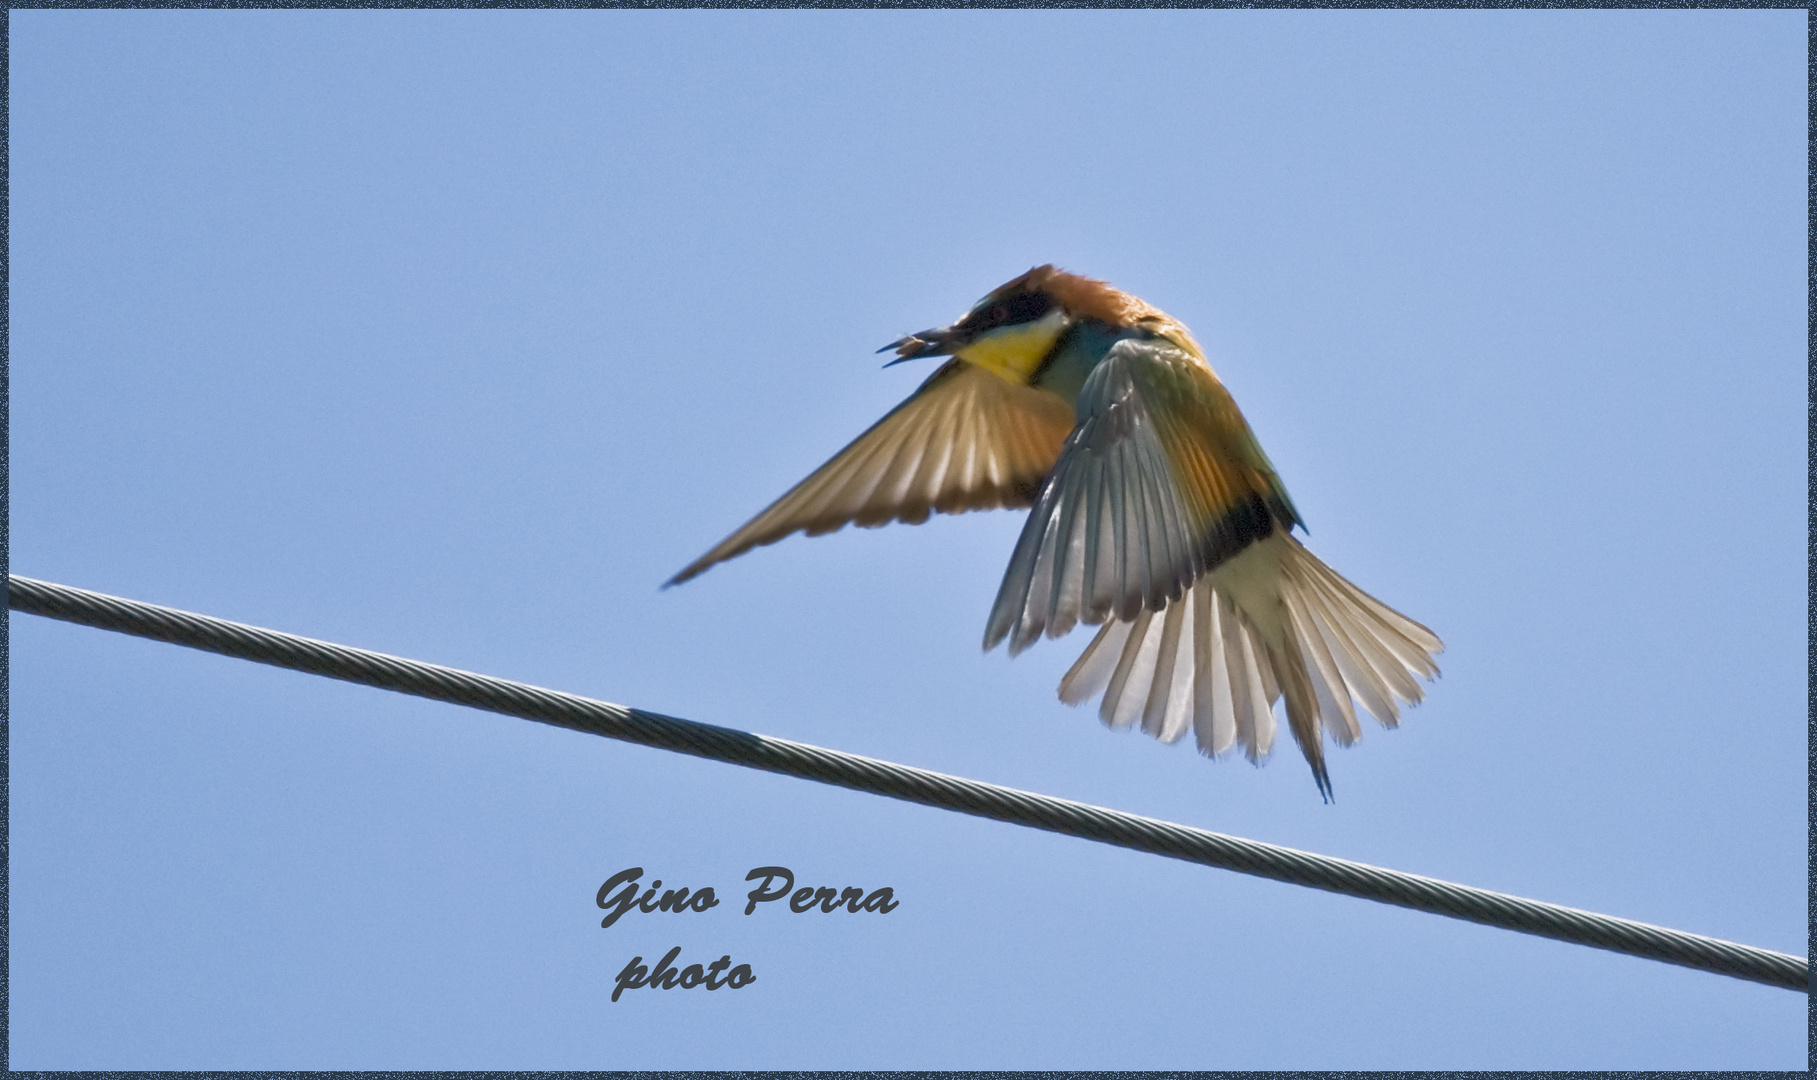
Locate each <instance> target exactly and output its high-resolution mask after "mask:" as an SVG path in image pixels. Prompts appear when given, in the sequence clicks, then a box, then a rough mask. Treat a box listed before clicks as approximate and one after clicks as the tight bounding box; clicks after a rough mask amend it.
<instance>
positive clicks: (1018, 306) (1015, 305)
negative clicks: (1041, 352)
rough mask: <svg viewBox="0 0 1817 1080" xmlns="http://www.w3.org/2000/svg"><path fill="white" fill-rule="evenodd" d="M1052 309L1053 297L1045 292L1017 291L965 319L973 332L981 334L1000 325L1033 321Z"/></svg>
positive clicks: (1013, 324)
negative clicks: (1013, 294)
mask: <svg viewBox="0 0 1817 1080" xmlns="http://www.w3.org/2000/svg"><path fill="white" fill-rule="evenodd" d="M1053 309H1054V299H1053V297H1051V296H1049V295H1047V294H1046V293H1039V292H1026V293H1017V294H1016V295H1015V296H1012V297H1009V298H1008V299H1006V300H999V301H997V302H996V303H994V304H992V305H991V306H990V307H987V308H985V309H984V310H983V311H980V312H978V313H977V314H976V315H974V316H973V317H972V318H970V319H968V320H966V321H967V322H968V323H970V324H971V325H970V329H971V330H972V331H973V332H974V333H980V334H982V333H984V332H985V331H988V330H995V329H997V328H998V327H1000V326H1015V325H1017V324H1019V323H1026V322H1034V321H1035V320H1036V319H1039V318H1040V317H1041V316H1043V315H1046V314H1047V313H1048V312H1050V311H1052V310H1053Z"/></svg>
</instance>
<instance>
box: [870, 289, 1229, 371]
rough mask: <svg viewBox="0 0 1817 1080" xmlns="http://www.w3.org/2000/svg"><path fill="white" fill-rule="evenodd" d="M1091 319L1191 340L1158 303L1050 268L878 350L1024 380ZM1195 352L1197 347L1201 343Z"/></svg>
mask: <svg viewBox="0 0 1817 1080" xmlns="http://www.w3.org/2000/svg"><path fill="white" fill-rule="evenodd" d="M1086 319H1090V320H1094V321H1097V322H1100V323H1103V324H1105V325H1106V326H1107V327H1109V328H1111V329H1113V330H1125V329H1136V328H1138V327H1148V328H1151V329H1153V330H1154V331H1156V332H1157V333H1161V334H1165V335H1166V336H1169V337H1174V336H1176V333H1177V335H1178V336H1181V337H1184V338H1185V340H1187V341H1191V337H1190V336H1189V335H1187V334H1186V328H1185V327H1183V326H1181V325H1180V324H1179V323H1177V322H1174V320H1172V319H1171V318H1169V317H1168V316H1167V315H1166V314H1164V313H1163V312H1161V311H1160V310H1159V309H1158V308H1155V307H1152V306H1150V305H1149V304H1146V303H1144V302H1143V301H1141V300H1138V299H1137V298H1135V297H1133V296H1131V295H1129V294H1128V293H1126V292H1122V291H1121V290H1119V289H1116V288H1114V287H1112V286H1111V285H1109V284H1107V283H1105V282H1102V281H1095V280H1093V279H1091V278H1088V277H1080V276H1079V275H1077V274H1069V273H1067V272H1066V271H1064V270H1061V269H1059V268H1058V267H1055V266H1052V265H1048V266H1037V267H1035V268H1034V269H1033V270H1030V271H1029V272H1028V273H1026V274H1023V275H1022V276H1021V277H1018V278H1016V279H1014V280H1013V281H1009V282H1005V283H1004V284H1002V285H1000V286H998V287H997V288H995V289H992V290H991V291H990V293H989V294H988V295H987V296H985V298H984V299H982V300H980V301H978V302H977V303H976V304H974V305H972V309H971V310H970V311H968V312H966V313H965V314H964V315H963V316H961V317H960V318H959V319H958V321H956V322H954V323H953V324H952V325H950V326H942V327H939V328H937V329H933V330H923V331H921V332H920V333H917V334H910V335H909V336H908V337H905V338H902V339H901V340H898V341H892V342H890V343H889V344H888V345H885V346H884V347H883V348H881V349H878V350H877V351H878V352H888V351H890V350H892V349H893V350H895V352H896V359H894V360H891V361H890V363H891V364H900V363H902V362H903V361H904V360H915V359H918V358H920V357H923V356H957V357H958V358H959V359H961V360H964V361H966V362H967V363H969V364H974V365H976V366H978V367H981V368H984V369H986V370H988V371H992V372H994V373H996V374H998V375H1001V376H1002V377H1003V378H1005V379H1008V380H1009V381H1011V382H1015V383H1023V382H1026V381H1028V379H1029V376H1030V374H1031V373H1032V372H1034V370H1035V369H1036V367H1038V366H1039V365H1040V363H1041V360H1042V358H1043V357H1045V356H1047V354H1048V353H1049V352H1050V351H1052V349H1053V347H1054V343H1055V342H1056V341H1058V340H1059V339H1060V336H1061V335H1062V334H1064V333H1065V332H1066V331H1067V329H1068V328H1069V327H1071V326H1072V325H1073V324H1074V323H1077V322H1079V321H1081V320H1086ZM1193 351H1195V352H1197V346H1196V345H1194V346H1193ZM886 366H887V365H886Z"/></svg>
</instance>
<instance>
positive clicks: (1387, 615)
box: [1060, 533, 1444, 791]
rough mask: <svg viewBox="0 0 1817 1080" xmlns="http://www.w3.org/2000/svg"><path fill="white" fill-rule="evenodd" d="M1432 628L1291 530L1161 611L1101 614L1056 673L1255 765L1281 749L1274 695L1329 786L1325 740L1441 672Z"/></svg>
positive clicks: (1078, 690) (1082, 695)
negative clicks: (1065, 667) (1365, 587)
mask: <svg viewBox="0 0 1817 1080" xmlns="http://www.w3.org/2000/svg"><path fill="white" fill-rule="evenodd" d="M1443 648H1444V645H1443V643H1441V642H1440V641H1439V639H1438V638H1437V637H1436V636H1434V635H1433V633H1432V631H1430V630H1428V629H1426V628H1425V627H1424V626H1421V625H1420V624H1419V623H1416V622H1414V621H1413V620H1411V619H1409V618H1407V617H1406V616H1404V615H1402V614H1400V613H1399V612H1397V611H1395V610H1394V609H1392V608H1390V607H1388V606H1387V605H1386V604H1383V603H1382V602H1381V601H1379V600H1377V599H1375V598H1374V597H1372V596H1370V595H1369V594H1368V593H1365V592H1363V591H1362V590H1361V589H1358V588H1357V587H1356V586H1355V585H1352V584H1351V583H1350V582H1348V581H1346V580H1344V579H1343V578H1342V577H1340V576H1339V575H1338V574H1337V572H1336V571H1334V570H1332V569H1331V568H1330V567H1328V566H1326V565H1325V564H1324V563H1322V562H1320V561H1319V560H1318V558H1317V557H1316V556H1314V555H1313V554H1312V553H1311V552H1309V551H1307V550H1306V549H1305V548H1304V547H1302V546H1301V545H1300V543H1299V542H1298V541H1296V540H1294V539H1293V538H1292V537H1290V536H1287V535H1285V534H1282V533H1276V534H1275V535H1273V536H1271V537H1269V538H1268V539H1266V540H1263V541H1261V542H1259V543H1256V544H1253V545H1251V546H1250V547H1249V548H1248V549H1246V550H1244V551H1243V552H1242V553H1240V554H1239V555H1237V556H1236V557H1235V558H1233V559H1230V560H1228V561H1227V562H1225V563H1224V564H1222V565H1220V566H1218V567H1217V568H1216V569H1214V570H1213V571H1212V572H1211V573H1209V574H1206V575H1204V576H1202V577H1200V578H1199V580H1198V581H1196V582H1194V583H1193V585H1192V586H1191V588H1189V589H1188V590H1187V591H1186V592H1185V593H1184V594H1183V595H1182V596H1181V597H1180V598H1179V599H1178V600H1175V601H1173V602H1171V603H1169V604H1168V605H1167V606H1166V608H1165V609H1164V610H1163V611H1159V612H1149V611H1143V612H1140V613H1139V614H1137V616H1136V617H1135V618H1134V619H1132V620H1129V621H1126V622H1119V621H1115V620H1114V619H1113V620H1112V621H1108V622H1106V624H1105V625H1104V627H1103V629H1101V630H1100V631H1099V632H1098V635H1097V637H1096V638H1094V639H1093V640H1092V643H1091V644H1090V645H1089V646H1087V647H1086V649H1085V652H1084V653H1083V654H1082V655H1081V656H1080V657H1079V660H1078V662H1077V663H1075V664H1074V665H1073V666H1072V670H1070V671H1068V672H1067V673H1066V677H1065V678H1064V679H1063V680H1061V683H1060V698H1061V700H1063V701H1065V702H1066V703H1067V704H1070V705H1076V704H1079V703H1081V702H1083V701H1086V700H1088V699H1090V698H1091V697H1092V696H1093V695H1095V694H1097V693H1099V692H1100V691H1102V692H1103V694H1104V698H1103V702H1102V704H1101V706H1100V708H1099V715H1100V716H1101V717H1102V718H1103V720H1104V722H1105V723H1107V724H1109V725H1110V726H1112V727H1129V726H1131V725H1133V724H1134V723H1135V722H1136V721H1137V719H1140V720H1141V722H1142V730H1144V731H1146V732H1147V733H1149V734H1150V735H1153V736H1155V737H1156V738H1158V739H1161V740H1163V741H1165V742H1172V741H1174V740H1176V739H1178V738H1179V737H1180V736H1181V735H1183V734H1185V733H1186V731H1187V729H1189V728H1190V729H1191V730H1192V731H1193V732H1194V733H1195V736H1196V741H1197V742H1198V745H1199V750H1200V751H1201V752H1202V753H1205V754H1209V755H1218V754H1222V753H1225V752H1226V751H1228V750H1230V749H1231V748H1232V747H1233V746H1237V745H1241V746H1242V748H1243V751H1244V754H1245V756H1247V757H1248V758H1249V759H1250V760H1252V761H1260V760H1261V759H1262V758H1264V757H1266V756H1267V755H1268V752H1269V750H1270V749H1272V747H1273V743H1274V732H1275V718H1274V704H1275V702H1276V701H1278V700H1280V698H1281V697H1282V696H1283V688H1284V687H1286V688H1290V690H1289V692H1288V693H1287V694H1286V697H1287V710H1288V720H1289V725H1288V726H1289V729H1290V730H1292V731H1293V733H1294V738H1295V741H1296V742H1298V743H1299V744H1300V749H1301V751H1302V752H1303V753H1305V755H1306V759H1307V761H1308V762H1309V763H1311V764H1312V767H1313V772H1314V774H1315V775H1316V776H1317V778H1318V780H1319V786H1320V788H1321V790H1325V791H1329V781H1328V780H1327V778H1326V776H1325V769H1324V755H1323V751H1322V749H1321V747H1320V745H1319V744H1320V742H1321V741H1322V737H1323V735H1324V734H1326V733H1329V734H1330V736H1331V738H1332V740H1333V741H1334V742H1336V743H1338V744H1339V745H1342V746H1348V745H1350V744H1351V743H1353V742H1355V741H1356V740H1357V739H1359V738H1361V737H1362V733H1363V732H1362V725H1361V724H1360V723H1359V722H1358V720H1357V706H1361V707H1362V709H1363V710H1364V711H1365V712H1368V713H1369V714H1370V715H1371V716H1374V717H1375V718H1376V720H1377V721H1378V722H1380V723H1381V724H1382V725H1383V726H1384V727H1394V726H1395V725H1396V724H1397V723H1398V722H1399V719H1400V706H1401V704H1403V703H1404V704H1407V705H1414V704H1417V703H1418V702H1419V701H1420V699H1421V698H1422V697H1423V696H1424V691H1423V690H1422V688H1421V687H1420V684H1419V682H1418V681H1417V680H1418V678H1421V677H1424V678H1428V679H1430V678H1433V677H1435V676H1436V675H1437V674H1438V665H1437V664H1435V663H1434V662H1433V659H1432V657H1433V654H1435V653H1437V652H1439V651H1441V650H1442V649H1443Z"/></svg>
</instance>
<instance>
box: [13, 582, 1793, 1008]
mask: <svg viewBox="0 0 1817 1080" xmlns="http://www.w3.org/2000/svg"><path fill="white" fill-rule="evenodd" d="M7 586H8V587H7V598H8V603H9V605H10V607H11V608H12V609H13V610H14V611H23V612H27V613H30V614H33V615H42V616H45V617H47V618H52V619H61V620H63V621H65V622H73V623H80V624H82V625H84V626H92V627H97V628H99V629H103V630H113V631H117V632H119V633H123V634H132V635H135V636H138V637H145V638H151V639H153V640H156V641H165V642H170V643H171V644H175V645H186V646H188V647H190V648H193V649H202V650H204V651H207V652H214V653H220V654H222V655H224V656H234V657H239V658H240V659H243V660H253V661H257V662H258V663H262V664H271V665H274V666H276V667H283V668H290V669H292V670H295V671H303V672H308V673H309V674H312V675H323V676H327V677H328V678H333V679H341V680H344V681H346V682H354V683H361V684H363V685H366V686H376V687H379V688H381V689H385V690H395V691H397V692H399V693H403V694H414V695H416V696H418V697H426V698H433V699H435V700H437V701H446V702H450V703H453V704H456V705H465V706H468V707H470V708H475V709H484V710H487V711H489V712H496V713H503V714H504V715H506V716H515V717H520V718H522V719H525V720H536V721H539V722H541V723H545V724H553V725H555V726H557V727H564V728H569V729H572V730H575V731H584V732H587V733H588V734H592V735H603V736H605V737H607V738H610V739H620V740H623V741H625V742H632V743H638V744H640V745H643V746H653V747H657V748H659V749H663V750H674V751H677V752H679V753H683V754H692V755H694V756H695V757H703V758H710V759H712V760H714V761H724V762H727V763H730V764H733V765H743V766H746V767H748V768H753V769H764V770H766V771H769V772H775V773H782V774H783V775H785V776H796V777H801V778H802V779H806V780H816V781H819V782H820V783H823V784H835V785H838V786H839V787H845V788H851V789H853V790H855V791H865V792H870V793H872V794H876V795H887V796H889V797H890V798H893V799H902V800H905V801H908V802H915V803H921V804H922V805H925V806H934V807H939V808H941V809H944V810H954V811H957V812H959V813H962V814H971V815H974V816H977V817H985V818H991V819H993V820H996V821H1007V822H1010V823H1012V824H1016V825H1026V826H1028V827H1030V828H1035V829H1045V830H1047V831H1048V832H1056V833H1064V834H1066V835H1068V836H1077V837H1081V838H1083V839H1087V840H1095V841H1097V842H1099V843H1104V844H1114V845H1117V846H1118V847H1126V848H1132V849H1134V850H1136V851H1146V852H1150V853H1152V854H1156V855H1165V856H1167V857H1168V858H1173V859H1182V860H1185V861H1187V862H1195V863H1203V864H1204V865H1206V866H1215V867H1219V868H1222V869H1225V870H1235V871H1237V872H1238V873H1243V874H1253V875H1256V876H1258V877H1265V878H1272V879H1274V880H1276V881H1284V882H1288V883H1289V884H1293V885H1305V886H1309V887H1311V888H1315V889H1324V890H1326V891H1328V892H1335V893H1343V894H1345V895H1347V896H1356V897H1361V898H1362V899H1365V900H1374V901H1377V902H1379V903H1384V904H1394V905H1396V906H1399V907H1406V908H1413V909H1414V910H1416V911H1426V912H1431V913H1433V914H1435V915H1445V916H1449V917H1451V918H1454V919H1463V920H1466V921H1469V922H1475V923H1482V924H1484V925H1487V926H1496V927H1501V928H1502V929H1505V930H1515V931H1518V932H1520V933H1524V934H1535V935H1538V936H1540V937H1547V938H1553V939H1555V940H1558V941H1566V942H1570V943H1572V944H1576V945H1588V946H1591V947H1593V948H1598V949H1607V950H1609V951H1611V952H1619V953H1626V954H1628V955H1630V956H1639V957H1644V958H1646V959H1649V960H1659V961H1662V962H1664V963H1668V964H1678V965H1681V966H1683V967H1690V968H1697V969H1699V970H1702V971H1709V972H1714V973H1716V974H1718V975H1728V976H1732V977H1734V978H1737V979H1746V980H1750V981H1752V982H1759V983H1765V984H1767V985H1769V986H1778V987H1783V988H1785V989H1787V990H1802V991H1804V992H1805V993H1807V994H1808V993H1809V992H1810V988H1809V978H1810V968H1809V963H1808V961H1807V960H1806V959H1805V958H1804V957H1799V956H1790V955H1787V954H1785V953H1779V952H1773V951H1771V950H1767V949H1757V948H1754V947H1752V946H1749V945H1739V944H1736V943H1734V942H1730V941H1722V940H1720V939H1717V938H1709V937H1704V936H1702V935H1700V934H1688V933H1684V932H1683V931H1679V930H1670V929H1666V928H1664V927H1659V926H1650V925H1648V924H1646V923H1638V922H1633V921H1630V920H1628V919H1618V918H1615V917H1613V916H1609V915H1598V914H1595V913H1593V912H1588V911H1579V910H1576V909H1574V908H1567V907H1560V906H1559V905H1557V904H1547V903H1543V902H1541V901H1538V900H1526V899H1523V898H1521V897H1518V896H1508V895H1506V894H1504V893H1496V892H1490V891H1488V890H1486V889H1476V888H1471V887H1470V886H1467V885H1457V884H1453V883H1451V882H1448V881H1439V880H1436V879H1434V878H1428V877H1420V876H1418V875H1415V874H1404V873H1401V872H1399V871H1396V870H1388V869H1384V868H1382V867H1378V866H1369V865H1367V864H1365V863H1357V862H1351V861H1349V860H1347V859H1335V858H1330V857H1328V856H1324V855H1315V854H1312V853H1310V852H1305V851H1296V850H1294V849H1292V848H1285V847H1278V846H1276V845H1274V844H1265V843H1261V842H1259V841H1255V840H1245V839H1242V838H1239V837H1234V836H1225V835H1223V834H1221V833H1215V832H1209V831H1207V830H1204V829H1195V828H1191V827H1189V826H1185V825H1177V824H1174V823H1173V822H1168V821H1160V820H1157V819H1155V818H1148V817H1141V816H1139V815H1136V814H1126V813H1123V812H1121V811H1118V810H1109V809H1105V808H1103V807H1099V806H1091V805H1089V804H1086V803H1080V802H1073V801H1072V800H1070V799H1058V798H1054V797H1052V796H1048V795H1040V794H1036V793H1034V792H1029V791H1019V790H1016V789H1015V788H1007V787H999V786H998V785H996V784H987V783H983V782H980V781H977V780H967V779H964V778H962V777H957V776H947V775H944V774H942V773H936V772H929V771H927V770H925V769H916V768H913V767H910V766H907V765H897V764H894V763H892V762H888V761H879V760H877V759H876V758H867V757H860V756H859V755H856V754H846V753H841V752H839V751H837V750H828V749H825V748H823V747H819V746H811V745H808V744H806V743H798V742H792V741H790V740H787V739H773V738H769V737H767V736H764V735H755V734H752V733H750V732H746V731H737V730H734V729H732V728H722V727H714V726H713V725H711V724H700V723H695V722H693V721H689V720H678V719H676V718H674V717H670V716H661V715H658V714H656V713H648V712H644V711H642V710H641V709H631V708H626V707H625V706H622V705H612V704H609V703H607V702H604V701H595V700H593V699H591V698H584V697H579V696H576V695H574V694H564V693H561V692H559V691H556V690H548V689H544V688H543V687H539V686H530V685H528V684H525V683H519V682H512V681H510V680H507V679H495V678H492V677H490V676H486V675H477V674H474V673H473V672H470V671H461V670H458V669H456V668H447V667H441V666H440V665H436V664H425V663H421V662H419V661H415V660H406V659H403V658H402V657H396V656H387V655H385V654H384V653H376V652H370V651H368V650H365V649H355V648H351V647H349V646H345V645H336V644H333V643H330V642H326V641H316V640H313V639H311V638H305V637H298V636H296V635H293V634H285V633H280V632H278V631H276V630H266V629H263V628H261V627H257V626H248V625H245V624H243V623H235V622H229V621H227V620H225V619H216V618H212V617H210V616H207V615H197V614H194V613H191V612H187V611H179V610H177V609H175V608H167V607H160V606H158V605H155V604H145V603H140V602H138V601H136V600H127V599H124V598H121V597H117V596H108V595H106V594H104V593H97V592H90V591H88V590H86V589H77V588H72V587H70V586H67V585H58V584H53V583H51V582H47V581H38V580H34V579H32V578H24V577H19V576H17V575H11V576H9V577H8V580H7Z"/></svg>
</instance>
